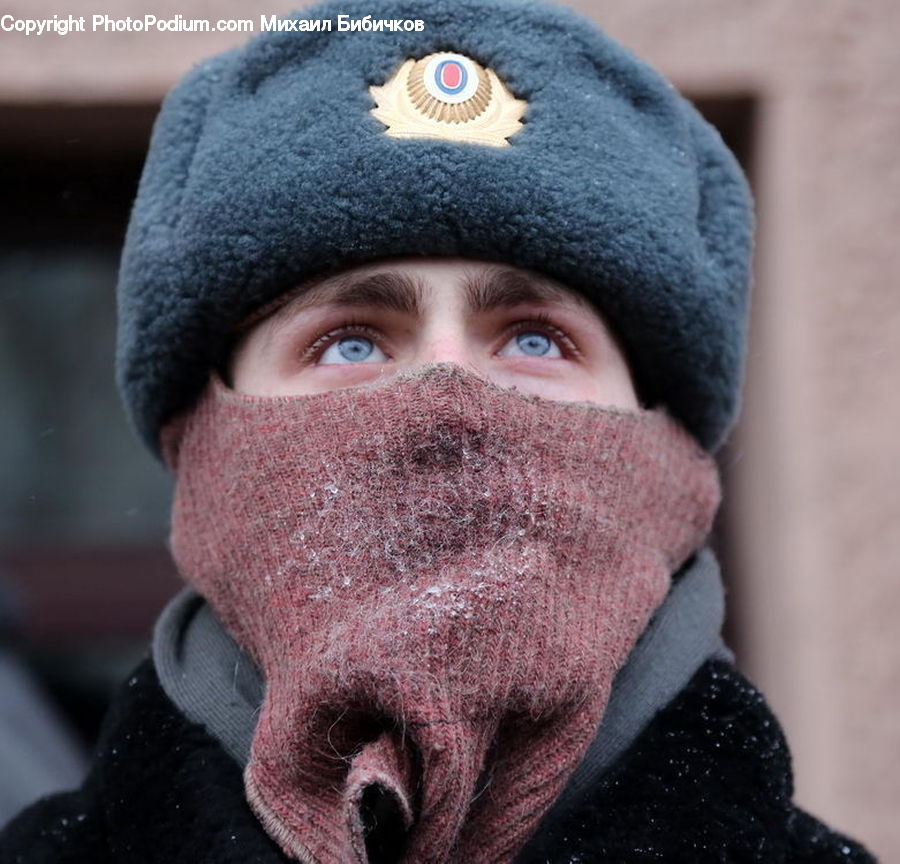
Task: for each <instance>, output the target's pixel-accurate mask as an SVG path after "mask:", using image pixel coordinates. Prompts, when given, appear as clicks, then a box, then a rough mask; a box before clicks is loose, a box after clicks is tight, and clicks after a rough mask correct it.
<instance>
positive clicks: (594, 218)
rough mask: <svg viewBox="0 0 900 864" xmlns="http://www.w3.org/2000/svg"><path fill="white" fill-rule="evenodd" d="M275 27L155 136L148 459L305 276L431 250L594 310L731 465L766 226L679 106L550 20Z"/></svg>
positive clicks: (127, 299)
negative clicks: (755, 221) (164, 432)
mask: <svg viewBox="0 0 900 864" xmlns="http://www.w3.org/2000/svg"><path fill="white" fill-rule="evenodd" d="M264 18H265V20H266V21H267V22H268V21H269V20H270V19H269V18H268V17H267V16H264ZM279 21H280V23H278V22H276V26H275V29H271V30H269V31H268V32H264V33H262V34H260V35H259V36H257V37H256V38H254V39H253V40H251V41H250V42H248V43H247V44H245V45H243V46H241V47H239V48H237V49H233V50H231V51H228V52H226V53H224V54H221V55H219V56H216V57H213V58H211V59H209V60H207V61H205V62H203V63H201V64H200V65H198V66H197V67H195V68H194V69H193V70H191V72H190V73H189V74H187V75H186V76H185V78H184V79H183V80H182V81H181V82H180V83H179V84H178V85H177V86H176V87H175V88H174V89H173V90H172V91H171V93H169V95H168V96H167V98H166V100H165V102H164V104H163V107H162V110H161V112H160V115H159V117H158V119H157V121H156V125H155V127H154V130H153V136H152V140H151V143H150V150H149V154H148V156H147V161H146V165H145V167H144V172H143V176H142V178H141V182H140V187H139V190H138V195H137V200H136V202H135V205H134V208H133V212H132V215H131V221H130V224H129V227H128V233H127V238H126V242H125V247H124V250H123V255H122V262H121V269H120V277H119V319H120V320H119V334H118V360H117V379H118V383H119V386H120V389H121V391H122V393H123V396H124V399H125V402H126V405H127V408H128V411H129V414H130V417H131V420H132V422H133V424H134V425H135V427H136V428H137V430H138V431H139V433H140V435H141V436H142V437H143V439H144V440H145V442H146V443H147V444H148V445H149V446H150V448H151V449H152V450H153V451H154V452H156V453H159V431H160V429H161V427H162V425H163V424H164V423H165V422H166V421H167V420H168V419H170V418H171V417H172V416H173V415H174V414H176V413H177V412H179V411H180V410H182V409H184V408H186V407H188V406H189V405H191V404H192V403H193V402H194V401H195V400H196V398H197V397H198V396H199V394H200V392H201V390H202V389H203V386H204V384H205V383H206V381H207V380H208V376H209V372H210V369H211V368H212V367H213V366H214V365H215V364H216V363H218V362H220V361H221V359H222V356H223V352H224V351H225V349H226V346H227V343H228V336H229V333H230V332H231V331H232V330H233V328H234V327H235V326H236V324H237V323H238V322H240V321H242V320H244V319H245V318H246V317H247V316H248V315H249V314H251V313H252V312H253V311H254V310H257V309H259V308H260V307H261V306H262V305H263V304H266V303H268V302H270V301H272V300H273V299H274V298H276V297H277V296H279V295H280V294H282V293H283V292H285V291H287V290H289V289H291V288H293V287H294V286H296V285H297V284H298V283H300V282H302V281H303V280H304V279H307V278H309V277H311V276H313V275H317V274H320V273H322V272H325V271H328V270H331V269H333V268H337V267H343V266H350V265H354V264H359V263H363V262H366V261H371V260H374V259H378V258H384V257H389V256H396V255H414V254H417V253H421V254H428V255H447V256H458V257H463V258H480V259H488V260H495V261H502V262H505V263H508V264H513V265H516V266H519V267H524V268H529V269H533V270H536V271H539V272H542V273H544V274H546V275H548V276H550V277H552V278H554V279H557V280H558V281H560V282H562V283H563V284H564V285H566V286H568V287H569V288H572V289H574V290H577V291H579V292H581V293H582V294H584V295H586V296H587V297H588V298H589V299H590V300H592V301H593V302H594V303H595V305H596V307H597V308H598V310H599V311H600V312H601V313H602V314H603V315H604V316H605V318H606V320H607V321H608V322H609V323H610V325H611V326H612V328H613V329H614V330H615V332H616V333H617V335H618V337H619V338H620V340H621V342H622V344H623V347H624V349H625V352H626V355H627V357H628V360H629V363H630V366H631V369H632V373H633V375H634V378H635V383H636V386H637V388H638V391H639V392H640V394H641V397H642V399H643V401H644V402H645V404H647V405H648V406H652V405H655V404H660V403H661V404H664V405H665V406H666V407H667V408H668V409H669V411H670V412H671V414H672V415H673V416H674V417H675V418H677V419H678V420H679V421H680V422H681V423H682V424H683V425H684V426H685V427H686V428H687V429H688V430H689V431H690V432H691V433H692V434H693V435H694V436H695V437H696V439H697V440H698V441H699V442H700V443H701V444H702V445H703V446H704V447H706V448H707V449H710V450H712V449H715V448H717V447H718V446H719V445H720V444H721V442H722V440H723V438H724V436H725V434H726V432H727V430H728V427H729V425H730V423H731V422H732V420H733V418H734V416H735V413H736V410H737V406H738V402H739V395H740V381H741V377H742V371H743V361H744V343H745V330H746V319H747V304H748V281H749V260H750V251H751V234H752V227H751V222H752V217H751V204H750V198H749V194H748V189H747V185H746V182H745V179H744V177H743V175H742V173H741V170H740V168H739V167H738V165H737V163H736V161H735V159H734V157H733V156H732V154H731V153H730V151H729V150H728V149H727V148H726V146H725V145H724V144H723V142H722V140H721V138H720V137H719V135H718V133H717V132H716V131H715V130H714V129H713V127H711V126H710V125H709V124H708V123H707V122H706V121H705V120H704V119H703V118H702V117H701V116H700V114H699V113H698V112H697V110H696V109H695V108H694V107H693V106H692V105H691V104H690V103H689V102H688V101H687V100H685V99H684V98H682V97H681V96H680V95H679V94H678V93H677V92H676V91H675V89H674V88H673V87H672V85H671V84H669V83H668V82H667V81H666V80H664V79H663V78H662V77H661V76H660V75H658V74H657V73H656V72H654V71H653V70H652V69H650V68H649V67H648V66H647V65H645V64H644V63H642V62H641V61H640V60H638V59H636V58H635V57H634V56H633V55H632V54H631V53H630V52H629V51H628V50H626V49H625V48H623V47H622V46H620V45H618V44H617V43H616V42H614V41H613V40H611V39H610V38H609V37H608V36H606V35H605V34H604V33H603V32H601V31H600V30H599V29H598V28H597V27H596V25H595V24H593V22H591V21H590V20H589V19H587V18H585V17H583V16H581V15H580V14H578V13H576V12H574V11H572V10H570V9H567V8H565V7H562V6H555V5H550V4H548V3H545V2H530V0H524V2H523V0H429V2H424V3H423V2H421V0H341V2H333V0H325V2H321V3H317V4H315V5H312V6H308V7H305V8H304V9H302V10H301V11H299V12H296V13H294V14H293V15H291V16H288V17H287V18H285V19H279Z"/></svg>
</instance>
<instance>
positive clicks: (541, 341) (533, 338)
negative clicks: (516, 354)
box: [516, 330, 553, 357]
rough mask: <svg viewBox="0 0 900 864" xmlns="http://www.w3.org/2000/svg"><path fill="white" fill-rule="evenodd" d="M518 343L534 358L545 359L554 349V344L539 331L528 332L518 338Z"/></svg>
mask: <svg viewBox="0 0 900 864" xmlns="http://www.w3.org/2000/svg"><path fill="white" fill-rule="evenodd" d="M516 343H517V344H518V346H519V348H521V349H522V351H524V352H525V353H526V354H529V355H531V356H532V357H543V356H544V355H545V354H546V353H547V352H548V351H549V350H550V349H551V348H552V347H553V342H552V341H551V340H550V339H549V338H548V337H547V335H546V334H545V333H539V332H538V331H537V330H526V331H525V332H523V333H519V335H518V336H516Z"/></svg>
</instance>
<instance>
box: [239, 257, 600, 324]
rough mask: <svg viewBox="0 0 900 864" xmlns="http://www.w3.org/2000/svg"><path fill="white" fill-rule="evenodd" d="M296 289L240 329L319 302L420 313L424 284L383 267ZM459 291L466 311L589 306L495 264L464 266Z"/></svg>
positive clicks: (536, 278)
mask: <svg viewBox="0 0 900 864" xmlns="http://www.w3.org/2000/svg"><path fill="white" fill-rule="evenodd" d="M296 291H297V292H300V293H295V294H294V295H293V296H291V295H288V296H289V299H288V300H287V301H284V300H282V301H280V302H278V301H276V303H277V308H276V309H274V310H273V311H269V312H266V310H265V309H264V310H261V312H262V313H263V314H257V315H255V316H253V319H252V320H251V321H248V322H245V325H244V327H242V328H241V329H244V328H245V327H247V326H249V325H250V324H252V323H255V322H257V321H259V320H261V319H265V318H269V319H270V322H271V325H272V326H273V327H274V328H276V329H280V326H281V325H282V323H283V322H284V321H285V320H286V319H287V318H289V317H291V316H293V315H296V314H297V313H298V312H301V311H303V310H305V309H310V308H312V307H315V306H325V305H335V306H350V307H366V308H375V309H385V310H389V311H393V312H402V313H405V314H407V315H410V316H414V317H421V315H422V310H423V307H424V296H425V283H424V280H423V279H422V278H421V277H419V276H413V275H410V274H407V273H403V272H401V271H398V270H383V271H379V272H377V273H370V274H363V275H356V274H348V275H344V276H332V277H329V278H326V279H322V280H321V281H318V282H314V283H313V284H312V285H308V284H307V285H306V286H300V287H299V288H298V289H296ZM292 293H293V292H292ZM463 293H464V295H465V302H466V306H467V308H468V310H469V312H470V313H472V314H481V313H485V312H492V311H494V310H496V309H508V308H512V307H514V306H519V305H522V304H525V303H534V304H537V305H547V304H551V303H570V304H577V305H579V306H583V307H585V308H590V304H589V303H588V301H587V300H586V299H585V298H584V297H582V296H581V295H580V294H577V293H575V292H574V291H569V290H567V289H565V288H563V287H561V286H558V285H555V284H553V283H552V282H551V281H549V280H548V279H545V278H542V277H540V276H538V275H534V274H531V273H528V272H525V271H521V270H514V269H511V268H508V267H502V266H499V265H498V266H495V267H490V268H486V269H480V270H471V269H470V270H465V271H464V276H463Z"/></svg>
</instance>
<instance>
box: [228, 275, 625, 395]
mask: <svg viewBox="0 0 900 864" xmlns="http://www.w3.org/2000/svg"><path fill="white" fill-rule="evenodd" d="M437 362H453V363H458V364H459V365H461V366H464V367H466V368H467V369H469V370H470V371H472V372H475V373H477V374H479V375H481V376H482V377H484V378H487V379H489V380H490V381H492V382H493V383H495V384H497V385H499V386H501V387H509V388H515V389H517V390H519V391H521V392H522V393H529V394H534V395H538V396H542V397H544V398H547V399H558V400H562V401H582V402H596V403H599V404H603V405H612V406H617V407H620V408H630V409H637V408H638V407H639V402H638V398H637V395H636V394H635V390H634V386H633V384H632V381H631V375H630V372H629V369H628V365H627V363H626V361H625V358H624V355H623V353H622V351H621V349H620V348H619V346H618V344H617V343H616V340H615V338H614V337H613V335H612V333H611V332H610V331H609V329H608V328H607V327H606V325H605V323H604V322H603V319H602V318H601V317H600V315H599V314H598V312H597V311H596V310H595V309H594V307H593V306H592V305H591V304H590V303H589V302H588V301H587V300H585V299H584V298H582V297H581V295H579V294H576V293H575V292H574V291H571V290H569V289H567V288H565V287H564V286H562V285H560V284H559V283H557V282H554V281H552V280H550V279H548V278H546V277H543V276H540V275H539V274H536V273H534V272H532V271H529V270H523V269H520V268H518V267H512V266H509V265H498V264H494V263H491V262H484V261H473V260H464V259H460V258H396V259H391V260H385V261H379V262H375V263H371V264H365V265H362V266H359V267H354V268H350V269H347V270H344V271H342V272H341V273H339V274H337V275H334V276H331V277H329V278H327V279H324V280H314V281H312V282H311V283H309V284H307V285H304V286H301V290H300V291H299V292H298V293H297V294H296V296H294V297H293V299H291V300H290V301H289V302H287V303H286V304H285V305H282V306H280V307H279V308H278V309H277V310H276V311H274V312H273V313H272V314H270V315H268V316H266V317H264V318H263V319H262V320H260V321H258V322H257V323H256V324H255V325H253V326H252V327H250V328H249V329H248V331H247V332H246V333H245V334H244V335H243V337H242V338H241V340H240V342H239V343H238V346H237V349H236V350H235V352H234V355H233V357H232V361H231V367H230V378H231V383H232V386H233V387H234V389H235V390H237V391H239V392H242V393H248V394H254V395H258V396H289V395H303V394H311V393H321V392H323V391H326V390H335V389H338V388H343V387H353V386H357V385H362V384H367V383H370V382H373V381H375V380H376V379H378V378H379V377H381V376H385V375H393V374H395V373H397V372H400V371H406V370H410V369H413V368H415V367H417V366H421V365H423V364H426V363H437Z"/></svg>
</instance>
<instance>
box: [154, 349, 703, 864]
mask: <svg viewBox="0 0 900 864" xmlns="http://www.w3.org/2000/svg"><path fill="white" fill-rule="evenodd" d="M165 442H166V443H165V448H166V449H165V452H166V454H167V460H168V462H169V464H170V465H171V466H172V467H173V468H175V469H176V470H177V475H178V477H177V484H176V496H175V504H174V508H173V522H172V538H171V542H172V552H173V555H174V557H175V560H176V562H177V563H178V566H179V569H180V570H181V571H182V573H183V574H184V575H185V576H186V578H188V579H189V580H190V581H191V582H192V583H193V584H194V585H195V586H196V587H197V589H198V590H199V591H200V592H201V593H202V594H203V595H204V596H206V597H207V599H209V601H210V602H211V604H212V605H213V607H214V608H215V609H216V611H217V613H218V614H219V616H220V617H221V619H222V621H223V623H224V624H225V625H226V627H227V628H228V629H229V630H230V632H231V633H232V635H233V636H234V638H235V639H236V640H237V641H238V643H239V644H241V645H242V646H244V647H245V648H246V649H247V650H248V652H249V653H250V654H251V655H252V656H253V659H254V661H255V662H256V663H257V664H258V665H259V667H260V668H261V669H262V670H263V673H264V677H265V680H266V685H267V687H266V695H265V699H264V702H263V706H262V711H261V714H260V718H259V723H258V726H257V730H256V734H255V737H254V741H253V744H252V747H251V756H250V762H249V763H248V766H247V769H246V771H245V782H246V787H247V796H248V800H249V801H250V804H251V806H252V807H253V809H254V810H255V812H256V813H257V815H258V817H259V818H260V820H261V822H262V823H263V825H264V826H265V827H266V830H267V831H268V832H269V833H270V835H271V836H272V837H274V838H275V839H276V840H277V841H278V842H279V843H280V844H281V846H282V847H283V848H284V849H285V850H286V851H287V852H289V853H290V854H291V855H293V856H295V857H297V858H298V859H299V860H301V861H316V862H323V864H325V862H347V861H353V860H359V861H366V860H368V858H367V849H366V836H367V828H368V825H367V821H366V817H367V814H368V813H369V812H370V809H371V808H370V807H369V805H370V804H371V803H372V800H373V798H374V799H376V800H377V799H382V800H381V801H380V804H384V802H385V801H387V802H388V804H389V805H390V806H389V807H388V808H387V810H388V812H391V813H392V814H393V817H392V818H395V819H396V820H398V821H399V822H402V824H403V825H404V826H405V827H406V828H407V829H408V830H409V838H408V849H407V856H408V860H411V861H417V862H432V861H434V862H439V861H440V862H444V861H464V860H466V859H467V858H469V857H473V856H474V857H475V858H476V859H477V860H478V861H506V860H509V859H510V858H511V857H512V856H513V855H514V854H515V852H516V851H517V850H518V849H519V848H520V847H521V845H522V844H523V843H524V842H525V840H526V839H527V837H528V836H529V835H530V834H531V833H532V831H533V830H534V828H535V827H536V825H537V823H538V822H539V820H540V819H541V817H542V816H543V815H544V813H545V812H546V810H547V809H548V808H549V806H550V805H551V804H552V803H553V801H554V800H555V799H556V797H557V796H558V794H559V792H560V791H561V789H562V788H563V787H564V785H565V783H566V781H567V779H568V777H569V775H570V774H571V773H572V771H573V770H574V769H575V767H576V766H577V765H578V763H579V762H580V761H581V759H582V757H583V755H584V753H585V750H586V748H587V746H588V744H589V743H590V741H591V739H592V737H593V735H594V732H595V731H596V728H597V726H598V725H599V722H600V719H601V716H602V712H603V707H604V705H605V704H606V701H607V699H608V696H609V692H610V687H611V684H612V680H613V677H614V676H615V673H616V671H617V670H618V668H619V667H620V666H621V665H622V664H623V662H624V661H625V658H626V657H627V655H628V654H629V652H630V650H631V648H632V647H633V646H634V644H635V641H636V640H637V638H638V636H639V635H640V633H641V632H642V631H643V630H644V628H645V626H646V624H647V621H648V619H649V617H650V615H651V613H652V612H653V610H654V609H655V608H656V607H657V606H658V605H659V603H660V602H661V601H662V599H663V598H664V596H665V594H666V591H667V589H668V586H669V580H670V574H671V573H673V572H675V571H676V570H677V569H678V567H679V566H680V565H681V564H682V563H683V562H684V561H685V560H686V559H687V557H688V556H689V555H690V554H691V553H692V552H693V551H694V550H695V549H696V548H697V547H698V546H699V545H700V543H701V542H702V540H703V538H704V537H705V536H706V535H707V533H708V531H709V529H710V525H711V522H712V518H713V515H714V513H715V510H716V507H717V505H718V501H719V485H718V476H717V472H716V468H715V463H714V462H713V460H712V459H711V458H710V457H709V456H708V455H707V454H705V453H704V451H703V450H702V449H701V448H700V447H699V445H698V444H697V443H696V442H695V441H694V440H693V439H692V438H691V436H690V435H689V434H688V433H687V432H686V431H685V430H683V429H682V428H681V427H680V426H679V424H677V423H676V422H674V421H673V420H672V419H671V418H670V417H668V416H667V415H666V414H665V412H662V411H641V412H637V411H634V412H632V411H622V410H618V409H611V408H606V407H603V406H599V405H593V404H588V403H567V402H558V401H552V400H546V399H541V398H539V397H535V396H524V395H521V394H519V393H516V392H514V391H512V390H508V389H503V388H500V387H497V386H495V385H494V384H492V383H491V382H489V381H486V380H484V379H481V378H480V377H478V376H476V375H474V374H472V373H470V372H467V371H465V370H463V369H462V368H461V367H459V366H456V365H454V364H432V365H429V366H425V367H422V368H421V369H419V370H415V371H414V372H411V373H405V374H402V375H397V376H393V377H391V378H389V379H387V380H386V381H382V382H379V383H378V384H377V385H374V386H368V387H356V388H349V389H345V390H337V391H331V392H327V393H320V394H315V395H313V396H296V397H254V396H246V395H243V394H238V393H235V392H233V391H229V390H227V389H226V388H225V387H224V386H223V385H222V384H221V382H220V381H219V379H218V378H216V377H213V379H212V381H211V383H210V386H209V388H208V390H207V392H206V393H205V395H204V396H203V398H202V399H201V400H200V403H199V404H198V406H197V407H196V410H193V411H191V412H189V413H188V414H186V415H185V417H184V418H183V420H181V421H179V422H177V423H176V424H173V426H172V427H171V428H170V429H168V430H167V433H166V436H165ZM384 809H385V808H384V807H381V811H382V812H384Z"/></svg>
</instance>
